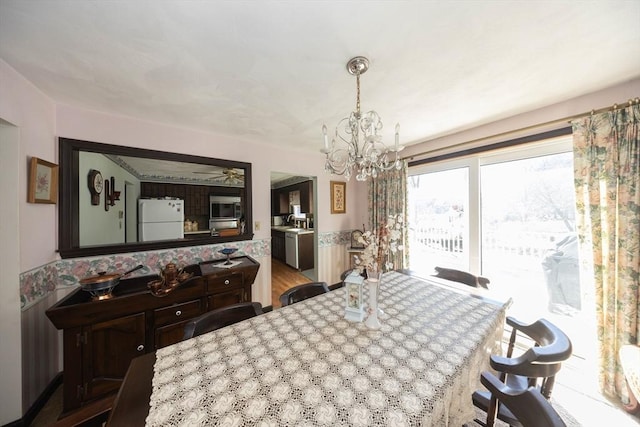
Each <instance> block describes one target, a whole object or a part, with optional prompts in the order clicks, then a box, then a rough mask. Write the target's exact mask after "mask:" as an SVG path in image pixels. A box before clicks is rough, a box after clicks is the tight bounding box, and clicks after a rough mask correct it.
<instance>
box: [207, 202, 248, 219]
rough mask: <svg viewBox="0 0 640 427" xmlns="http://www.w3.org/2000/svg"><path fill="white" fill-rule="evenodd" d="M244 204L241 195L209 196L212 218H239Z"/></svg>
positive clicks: (210, 215)
mask: <svg viewBox="0 0 640 427" xmlns="http://www.w3.org/2000/svg"><path fill="white" fill-rule="evenodd" d="M241 217H242V204H241V199H240V197H239V196H209V218H210V219H231V218H234V219H239V218H241Z"/></svg>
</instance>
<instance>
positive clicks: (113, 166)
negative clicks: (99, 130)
mask: <svg viewBox="0 0 640 427" xmlns="http://www.w3.org/2000/svg"><path fill="white" fill-rule="evenodd" d="M58 141H59V166H60V177H59V204H58V206H59V212H58V214H59V215H58V216H59V218H58V221H59V238H58V250H59V252H60V256H61V257H62V258H73V257H82V256H94V255H106V254H114V253H123V252H136V251H148V250H156V249H167V248H175V247H185V246H197V245H204V244H213V243H224V242H232V241H240V240H251V239H252V238H253V230H252V224H253V221H252V206H251V200H252V198H251V163H244V162H236V161H232V160H223V159H215V158H208V157H201V156H192V155H187V154H177V153H168V152H163V151H156V150H147V149H140V148H132V147H126V146H119V145H110V144H103V143H97V142H90V141H82V140H76V139H69V138H59V140H58Z"/></svg>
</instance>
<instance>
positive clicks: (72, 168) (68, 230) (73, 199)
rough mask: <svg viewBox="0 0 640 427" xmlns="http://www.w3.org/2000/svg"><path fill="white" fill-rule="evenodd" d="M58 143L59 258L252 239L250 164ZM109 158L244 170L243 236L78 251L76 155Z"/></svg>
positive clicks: (73, 141)
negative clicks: (82, 154) (168, 161)
mask: <svg viewBox="0 0 640 427" xmlns="http://www.w3.org/2000/svg"><path fill="white" fill-rule="evenodd" d="M58 143H59V166H60V169H59V170H60V176H59V183H58V189H59V198H58V199H59V201H58V251H59V253H60V256H61V257H62V258H76V257H85V256H95V255H108V254H116V253H123V252H139V251H151V250H157V249H168V248H178V247H187V246H198V245H207V244H215V243H225V242H234V241H241V240H251V239H253V220H252V204H251V201H252V196H251V163H244V162H236V161H232V160H223V159H215V158H209V157H201V156H192V155H188V154H178V153H168V152H164V151H156V150H148V149H142V148H133V147H126V146H121V145H110V144H103V143H98V142H90V141H82V140H76V139H69V138H58ZM80 151H86V152H92V153H101V154H112V155H119V156H131V157H145V158H150V159H159V160H170V161H178V162H188V163H199V164H205V165H214V166H219V167H225V168H238V169H243V170H244V195H245V197H244V200H243V203H244V217H245V224H246V227H245V231H244V233H243V234H239V235H236V236H227V237H213V236H205V237H201V238H198V239H197V240H188V239H185V240H163V241H155V242H136V243H124V244H115V245H114V244H109V245H100V246H85V247H80V245H79V242H80V235H79V234H80V230H79V225H78V224H79V212H80V210H79V202H78V200H79V191H80V181H82V182H83V183H84V180H83V179H80V177H79V152H80Z"/></svg>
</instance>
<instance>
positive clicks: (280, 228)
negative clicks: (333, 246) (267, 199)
mask: <svg viewBox="0 0 640 427" xmlns="http://www.w3.org/2000/svg"><path fill="white" fill-rule="evenodd" d="M315 187H316V178H315V177H313V176H300V175H295V174H291V173H284V172H271V275H272V278H271V279H272V280H271V282H272V292H273V294H274V300H275V299H276V298H277V296H279V295H280V293H281V292H284V291H285V290H286V288H285V287H286V286H287V285H285V284H288V287H292V286H294V285H295V284H302V283H308V282H311V281H315V280H317V271H316V265H317V252H318V250H317V248H318V239H317V233H316V232H315V231H316V229H315V221H314V219H315V217H316V205H317V197H316V188H315ZM276 294H277V295H276Z"/></svg>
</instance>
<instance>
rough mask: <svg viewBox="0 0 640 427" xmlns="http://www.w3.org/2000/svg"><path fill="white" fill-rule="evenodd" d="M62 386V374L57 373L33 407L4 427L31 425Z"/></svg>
mask: <svg viewBox="0 0 640 427" xmlns="http://www.w3.org/2000/svg"><path fill="white" fill-rule="evenodd" d="M60 384H62V372H58V374H56V376H55V377H53V379H52V380H51V382H49V384H48V385H47V386H46V387H45V389H44V390H43V391H42V393H40V396H38V398H37V399H36V401H35V402H33V405H31V407H30V408H29V409H28V410H27V412H25V414H24V415H23V416H22V418H20V419H19V420H16V421H13V422H11V423H9V424H6V425H5V426H4V427H25V426H29V425H31V423H33V420H35V419H36V416H38V413H39V412H40V411H41V410H42V408H44V405H46V404H47V402H48V401H49V399H50V398H51V396H52V395H53V393H54V392H55V391H56V389H57V388H58V387H59V386H60Z"/></svg>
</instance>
